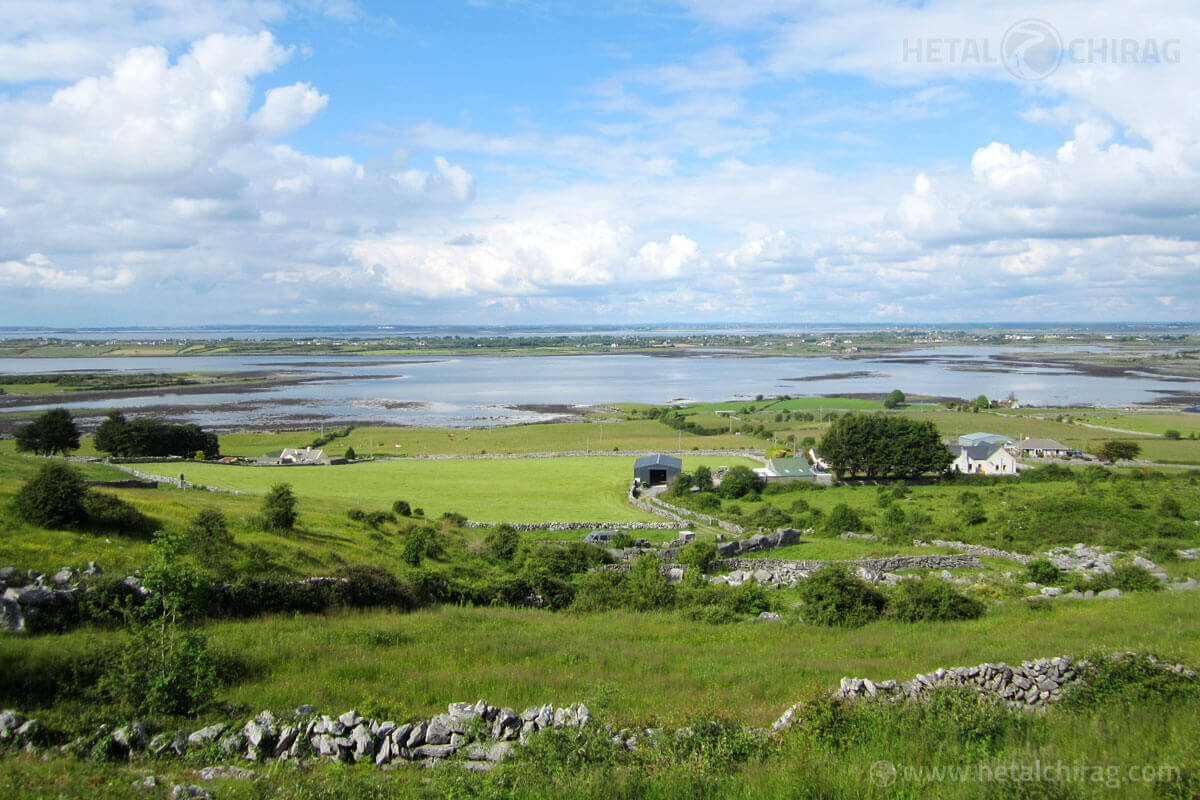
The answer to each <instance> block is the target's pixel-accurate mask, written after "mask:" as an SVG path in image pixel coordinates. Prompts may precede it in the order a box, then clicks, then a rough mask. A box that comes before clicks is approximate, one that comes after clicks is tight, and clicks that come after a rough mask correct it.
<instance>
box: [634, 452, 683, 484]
mask: <svg viewBox="0 0 1200 800" xmlns="http://www.w3.org/2000/svg"><path fill="white" fill-rule="evenodd" d="M681 472H683V460H682V459H678V458H676V457H675V456H668V455H666V454H664V453H656V454H655V455H652V456H642V457H641V458H639V459H638V460H637V461H635V462H634V463H633V477H635V478H637V480H638V481H639V482H640V483H641V484H642V485H643V486H656V485H658V484H663V483H670V482H671V481H672V480H674V479H675V476H676V475H678V474H679V473H681Z"/></svg>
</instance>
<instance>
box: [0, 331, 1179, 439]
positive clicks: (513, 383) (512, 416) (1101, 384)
mask: <svg viewBox="0 0 1200 800" xmlns="http://www.w3.org/2000/svg"><path fill="white" fill-rule="evenodd" d="M1075 349H1076V350H1078V349H1080V348H1075ZM1014 352H1018V351H1017V350H1014V349H1010V348H997V347H970V346H964V347H947V348H940V349H935V350H927V351H909V352H906V353H904V354H902V355H901V356H894V355H893V356H886V357H882V358H878V359H857V360H845V359H837V358H788V357H770V358H730V357H714V356H707V357H704V356H701V357H654V356H642V355H601V356H558V357H511V358H494V357H454V358H446V359H440V360H435V361H429V362H414V361H413V360H412V359H411V358H396V359H384V358H375V357H371V358H366V359H363V360H362V361H359V362H355V361H354V360H353V359H348V358H347V357H345V356H340V357H339V356H328V357H321V356H278V355H265V356H213V357H196V358H179V357H150V358H71V359H66V358H64V359H53V358H51V359H0V373H34V372H37V373H45V372H58V371H100V370H119V371H129V372H200V371H220V372H231V371H233V372H236V371H247V372H249V371H255V372H259V371H264V370H265V371H274V372H286V373H288V374H289V375H294V376H298V377H305V378H309V379H312V380H307V381H306V382H304V383H299V384H294V385H287V386H280V387H274V388H270V389H265V390H261V391H240V392H228V393H211V394H176V393H170V392H164V393H162V394H159V395H154V396H148V397H138V398H121V399H117V400H112V399H109V400H105V399H103V398H96V399H92V400H88V401H82V402H74V403H64V404H62V405H65V406H66V407H68V408H71V409H72V410H73V411H75V412H76V414H78V415H84V416H86V413H87V409H101V408H113V407H121V408H124V409H127V410H129V411H136V410H137V409H139V408H142V409H149V408H153V409H154V411H155V413H158V414H161V415H164V416H168V417H170V418H173V419H178V420H186V421H190V422H196V423H198V424H201V425H204V426H206V427H212V428H217V429H229V428H238V427H242V426H256V427H258V426H272V425H294V424H304V423H308V422H313V423H317V422H326V421H327V422H335V421H346V422H355V423H366V422H380V423H388V424H395V425H437V426H447V427H476V426H485V425H494V424H514V423H519V422H534V421H538V420H542V419H547V418H550V416H552V415H548V414H544V413H538V412H536V411H531V410H520V409H517V408H515V407H516V406H521V405H535V404H543V405H544V404H554V405H568V406H569V405H590V404H601V403H612V402H645V403H658V404H662V403H668V402H672V401H679V400H696V401H718V400H729V399H744V398H753V397H754V396H755V395H757V394H764V395H768V396H770V395H778V394H788V395H792V396H818V395H824V394H840V393H859V392H887V391H890V390H891V389H895V388H900V389H902V390H904V391H906V392H909V393H914V394H915V393H920V394H929V395H939V396H942V395H944V396H951V397H975V396H977V395H980V394H985V395H987V396H988V397H993V398H1004V397H1007V396H1008V395H1009V394H1010V393H1013V394H1015V395H1016V396H1017V398H1018V399H1020V400H1021V401H1022V402H1023V403H1026V404H1036V405H1073V404H1090V405H1097V406H1106V407H1116V406H1129V405H1133V404H1135V403H1144V402H1153V401H1155V400H1156V399H1158V398H1159V397H1161V393H1167V392H1200V381H1178V380H1163V379H1160V378H1155V377H1152V376H1145V377H1123V378H1109V377H1092V376H1086V375H1077V374H1067V375H1064V374H1062V372H1063V371H1062V370H1061V369H1060V368H1057V367H1028V368H1025V367H1022V368H1020V369H1019V370H1018V371H977V370H978V369H979V368H984V369H987V370H996V369H998V368H1001V365H998V364H996V363H995V362H994V361H990V360H989V356H993V355H999V356H1008V355H1012V354H1013V353H1014ZM1039 352H1042V353H1046V354H1049V353H1050V352H1053V351H1047V350H1040V351H1039ZM836 373H865V374H861V375H856V376H855V377H822V376H830V375H833V374H836ZM813 377H817V378H819V379H816V380H811V379H810V380H799V381H797V380H789V379H796V378H802V379H803V378H813ZM44 407H51V406H24V407H15V406H8V407H6V409H5V410H17V409H18V408H25V409H39V408H44Z"/></svg>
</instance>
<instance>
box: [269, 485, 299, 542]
mask: <svg viewBox="0 0 1200 800" xmlns="http://www.w3.org/2000/svg"><path fill="white" fill-rule="evenodd" d="M298 517H299V515H298V514H297V513H296V495H295V493H294V492H293V491H292V485H291V484H290V483H277V484H275V485H274V486H272V487H271V488H270V490H268V491H267V495H266V497H264V498H263V504H262V526H263V528H265V529H266V530H269V531H290V530H291V529H292V528H294V527H295V526H296V520H297V518H298Z"/></svg>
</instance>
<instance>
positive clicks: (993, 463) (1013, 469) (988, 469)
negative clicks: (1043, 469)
mask: <svg viewBox="0 0 1200 800" xmlns="http://www.w3.org/2000/svg"><path fill="white" fill-rule="evenodd" d="M949 448H950V453H951V454H952V455H953V456H954V462H953V463H951V464H950V469H952V470H954V471H955V472H961V473H963V474H964V475H1016V474H1017V469H1018V466H1017V459H1016V457H1015V456H1014V455H1013V454H1012V453H1010V452H1008V451H1007V450H1005V449H1004V448H1003V447H1002V446H1000V445H998V444H975V445H971V446H969V447H964V446H963V445H958V444H952V445H949Z"/></svg>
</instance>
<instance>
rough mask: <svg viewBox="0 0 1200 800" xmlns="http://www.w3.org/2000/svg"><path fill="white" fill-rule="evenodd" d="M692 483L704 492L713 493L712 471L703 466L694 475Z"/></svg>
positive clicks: (697, 468)
mask: <svg viewBox="0 0 1200 800" xmlns="http://www.w3.org/2000/svg"><path fill="white" fill-rule="evenodd" d="M692 483H693V484H694V485H695V486H696V487H697V488H698V489H699V490H700V491H702V492H711V491H712V488H713V477H712V470H710V469H709V468H708V467H706V466H705V465H703V464H701V465H700V466H698V467H696V471H695V472H693V473H692Z"/></svg>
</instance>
